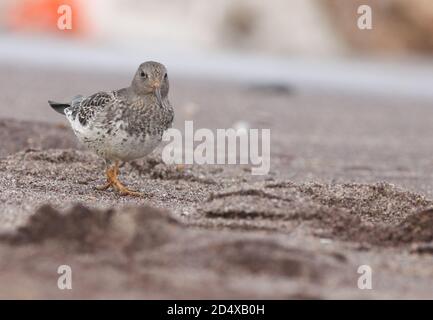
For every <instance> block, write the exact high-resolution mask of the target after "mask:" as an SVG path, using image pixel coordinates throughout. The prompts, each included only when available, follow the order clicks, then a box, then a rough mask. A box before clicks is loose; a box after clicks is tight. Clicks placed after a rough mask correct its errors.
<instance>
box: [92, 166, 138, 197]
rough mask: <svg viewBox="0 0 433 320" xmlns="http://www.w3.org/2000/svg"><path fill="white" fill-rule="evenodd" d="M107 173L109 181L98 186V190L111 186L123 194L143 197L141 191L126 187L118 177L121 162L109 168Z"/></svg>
mask: <svg viewBox="0 0 433 320" xmlns="http://www.w3.org/2000/svg"><path fill="white" fill-rule="evenodd" d="M106 174H107V182H106V183H105V184H104V185H102V186H98V187H97V189H98V190H107V189H108V188H109V187H113V189H115V190H116V191H117V192H119V194H120V195H122V196H135V197H141V196H143V194H142V193H141V192H137V191H132V190H129V189H128V188H126V187H125V186H124V185H123V184H122V183H121V182H120V181H119V179H118V175H119V162H118V161H116V162H115V164H114V166H112V167H111V168H108V169H107V171H106Z"/></svg>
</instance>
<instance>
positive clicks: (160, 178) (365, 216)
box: [0, 65, 433, 299]
mask: <svg viewBox="0 0 433 320" xmlns="http://www.w3.org/2000/svg"><path fill="white" fill-rule="evenodd" d="M129 78H130V77H129V76H127V75H124V74H116V73H106V74H101V73H94V74H92V73H88V74H83V73H82V72H76V73H74V72H67V73H65V72H62V71H61V70H56V71H55V70H50V69H45V68H38V67H31V68H29V67H25V68H24V67H22V68H19V67H12V66H6V65H0V87H1V88H2V95H1V97H0V212H1V214H0V231H1V233H0V270H1V272H0V283H2V286H1V287H0V298H53V299H58V298H91V299H99V298H163V299H167V298H193V299H195V298H266V299H268V298H276V299H287V298H318V299H331V298H344V299H348V298H362V299H381V298H422V299H431V298H433V294H432V290H431V288H432V287H433V269H432V268H431V265H432V263H433V256H432V253H433V245H432V244H433V242H432V241H433V212H432V211H429V209H430V208H433V200H432V199H433V188H432V187H433V179H432V178H433V177H432V174H433V158H432V157H431V150H432V147H433V143H432V142H431V139H430V137H431V136H432V135H433V126H432V125H431V121H432V120H431V119H433V108H432V107H431V101H430V100H429V99H427V98H419V99H417V98H415V97H406V98H405V97H395V96H393V95H387V96H385V95H373V94H371V95H362V94H359V95H356V94H354V93H353V94H350V93H340V92H337V91H335V90H334V91H329V92H328V91H326V90H323V91H320V92H319V91H316V90H311V92H310V93H309V92H308V90H305V88H304V90H302V91H299V90H297V87H296V86H287V85H278V84H275V85H271V84H269V85H246V84H245V85H243V84H241V83H235V82H233V83H232V82H228V81H227V82H222V81H219V82H216V81H210V80H206V79H197V78H196V79H195V78H187V77H185V78H182V77H174V78H173V79H171V84H172V87H171V92H170V97H171V101H172V104H173V105H174V107H175V114H176V116H175V123H174V127H177V128H183V124H184V121H186V120H194V126H195V127H196V128H200V127H203V128H211V129H216V128H230V127H232V126H234V124H236V123H237V122H239V121H243V122H244V123H247V124H248V125H249V127H250V128H270V129H271V170H270V173H269V174H268V175H265V176H253V175H251V173H250V168H249V167H248V166H236V165H230V166H228V165H220V166H217V165H187V166H185V167H184V168H183V170H179V168H177V167H175V166H171V165H166V164H164V163H163V162H162V160H161V156H160V152H158V150H157V151H155V152H154V153H153V154H152V155H151V156H150V157H148V158H146V159H142V160H138V161H135V162H133V163H130V164H126V165H125V166H124V167H123V168H122V169H121V175H122V179H123V180H124V181H125V182H126V183H127V184H128V185H129V186H131V187H132V188H133V189H138V190H140V191H142V192H143V193H144V194H145V197H144V198H131V197H121V196H119V195H117V194H116V193H114V192H112V191H106V192H103V191H96V190H95V186H96V185H98V184H100V183H101V182H102V181H103V178H104V176H103V168H104V166H103V162H102V160H101V159H99V158H98V157H96V156H95V155H93V154H92V153H91V152H89V151H87V150H84V149H83V148H82V147H81V146H80V145H79V144H78V143H77V141H76V139H75V137H74V136H73V133H72V131H71V130H70V128H69V126H68V124H67V121H66V119H64V118H62V116H60V115H59V114H56V113H55V112H53V110H51V109H50V108H49V106H48V104H47V100H48V99H53V100H63V99H65V98H70V97H71V96H73V95H74V94H77V93H82V94H90V93H93V92H95V91H98V90H102V89H114V88H119V87H122V86H125V85H127V84H128V83H129V82H130V79H129ZM159 151H160V150H159ZM63 264H66V265H70V266H71V268H72V270H73V279H74V280H73V290H59V289H58V287H57V279H58V276H59V275H58V274H57V268H58V266H59V265H63ZM361 265H368V266H370V267H371V268H372V270H373V289H371V290H360V289H359V288H358V286H357V281H358V277H359V276H360V274H358V272H357V270H358V268H359V266H361Z"/></svg>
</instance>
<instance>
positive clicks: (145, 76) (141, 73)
mask: <svg viewBox="0 0 433 320" xmlns="http://www.w3.org/2000/svg"><path fill="white" fill-rule="evenodd" d="M140 77H142V78H143V79H147V73H144V71H141V72H140Z"/></svg>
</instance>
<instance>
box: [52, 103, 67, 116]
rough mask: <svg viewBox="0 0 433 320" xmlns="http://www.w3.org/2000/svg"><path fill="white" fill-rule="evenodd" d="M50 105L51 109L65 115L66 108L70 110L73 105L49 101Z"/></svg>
mask: <svg viewBox="0 0 433 320" xmlns="http://www.w3.org/2000/svg"><path fill="white" fill-rule="evenodd" d="M48 103H49V104H50V106H51V108H53V109H54V110H55V111H57V112H58V113H61V114H63V115H64V114H65V108H69V107H70V106H71V105H70V104H69V103H60V102H54V101H50V100H48Z"/></svg>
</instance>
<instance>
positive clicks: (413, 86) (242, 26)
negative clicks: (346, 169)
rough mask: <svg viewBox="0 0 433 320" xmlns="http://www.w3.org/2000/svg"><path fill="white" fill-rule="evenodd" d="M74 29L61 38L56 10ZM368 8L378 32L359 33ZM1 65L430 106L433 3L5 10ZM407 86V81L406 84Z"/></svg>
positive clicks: (49, 3)
mask: <svg viewBox="0 0 433 320" xmlns="http://www.w3.org/2000/svg"><path fill="white" fill-rule="evenodd" d="M63 4H67V5H69V6H70V7H71V9H72V29H71V30H59V28H58V27H57V21H58V19H59V17H60V16H61V14H59V13H58V12H57V10H58V8H59V6H61V5H63ZM363 4H367V5H370V6H371V8H372V11H373V29H371V30H360V29H359V28H358V27H357V21H358V18H359V16H360V15H359V14H358V13H357V9H358V7H359V6H360V5H363ZM0 11H1V15H0V62H1V61H3V62H5V63H8V64H20V65H22V64H23V63H26V64H31V65H43V66H45V67H56V68H63V69H65V68H66V69H67V68H69V69H73V70H77V68H83V69H89V68H92V70H98V69H99V70H103V71H109V70H113V71H116V70H117V71H119V72H126V71H125V70H127V71H128V72H129V73H131V71H130V70H131V69H134V68H135V67H136V65H137V64H138V63H139V62H141V61H144V60H149V59H155V60H158V61H162V62H164V63H165V64H167V65H168V66H169V69H170V70H171V72H174V74H179V75H189V76H205V77H211V78H220V79H226V78H230V79H232V80H242V81H256V82H285V83H291V84H298V85H299V87H300V88H301V89H302V87H303V86H305V85H308V86H315V87H318V88H334V89H339V90H340V89H341V90H342V89H346V90H352V91H353V90H356V91H361V92H364V91H365V90H367V91H369V92H376V93H377V92H379V93H390V92H394V91H396V92H398V93H402V94H411V95H417V96H419V95H426V96H428V97H430V95H431V93H430V90H429V88H430V85H431V84H432V82H431V80H430V78H431V73H430V71H431V70H433V69H432V68H431V64H430V60H431V55H432V52H433V37H432V36H431V34H432V32H433V2H432V1H429V0H414V1H405V0H359V1H358V0H344V1H343V0H269V1H262V0H235V1H233V0H218V1H214V2H209V1H206V2H205V1H200V0H162V1H150V0H142V1H139V0H124V1H116V0H91V1H83V0H0ZM403 78H404V79H403Z"/></svg>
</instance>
